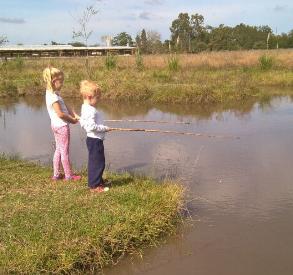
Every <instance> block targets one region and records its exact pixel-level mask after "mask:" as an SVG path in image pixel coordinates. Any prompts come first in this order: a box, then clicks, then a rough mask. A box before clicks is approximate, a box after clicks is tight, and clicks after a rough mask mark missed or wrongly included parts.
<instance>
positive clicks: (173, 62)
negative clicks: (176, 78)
mask: <svg viewBox="0 0 293 275" xmlns="http://www.w3.org/2000/svg"><path fill="white" fill-rule="evenodd" d="M168 68H169V70H170V71H173V72H176V71H178V70H179V59H178V57H177V56H176V55H171V56H170V57H169V58H168Z"/></svg>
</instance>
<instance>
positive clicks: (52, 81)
mask: <svg viewBox="0 0 293 275" xmlns="http://www.w3.org/2000/svg"><path fill="white" fill-rule="evenodd" d="M43 78H44V81H45V83H46V86H47V88H46V105H47V110H48V113H49V116H50V119H51V127H52V131H53V134H54V137H55V142H56V150H55V153H54V158H53V167H54V175H53V177H52V180H59V179H62V178H63V177H62V175H61V174H60V161H61V163H62V166H63V170H64V174H65V180H80V179H81V176H78V175H74V174H73V173H72V170H71V165H70V161H69V142H70V129H69V123H73V124H76V123H77V121H78V120H77V118H76V116H75V114H74V113H73V111H72V110H71V109H70V108H69V107H68V106H67V105H66V104H65V103H64V101H63V99H62V97H61V96H60V90H61V88H62V86H63V81H64V75H63V72H62V71H60V70H58V69H56V68H53V67H50V66H49V67H48V68H46V69H45V70H44V71H43Z"/></svg>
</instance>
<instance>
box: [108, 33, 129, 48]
mask: <svg viewBox="0 0 293 275" xmlns="http://www.w3.org/2000/svg"><path fill="white" fill-rule="evenodd" d="M112 43H113V45H114V46H127V45H129V46H132V45H133V41H132V37H131V35H129V34H128V33H126V32H121V33H119V34H117V35H116V36H115V37H114V38H113V42H112Z"/></svg>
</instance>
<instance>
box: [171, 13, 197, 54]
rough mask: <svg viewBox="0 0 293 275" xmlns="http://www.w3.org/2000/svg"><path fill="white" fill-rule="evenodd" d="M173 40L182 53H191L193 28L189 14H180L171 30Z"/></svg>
mask: <svg viewBox="0 0 293 275" xmlns="http://www.w3.org/2000/svg"><path fill="white" fill-rule="evenodd" d="M170 31H171V40H172V42H173V44H175V45H176V48H177V49H178V50H180V51H185V52H187V51H189V50H190V43H191V38H192V26H191V22H190V17H189V15H188V13H180V14H179V16H178V18H177V19H175V20H174V21H173V22H172V26H171V28H170Z"/></svg>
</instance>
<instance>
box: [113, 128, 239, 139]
mask: <svg viewBox="0 0 293 275" xmlns="http://www.w3.org/2000/svg"><path fill="white" fill-rule="evenodd" d="M110 130H111V131H123V132H146V133H162V134H174V135H186V136H196V137H208V138H223V139H225V138H230V139H240V137H237V136H224V135H211V134H204V133H193V132H178V131H168V130H157V129H141V128H110Z"/></svg>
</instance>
